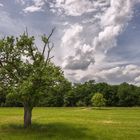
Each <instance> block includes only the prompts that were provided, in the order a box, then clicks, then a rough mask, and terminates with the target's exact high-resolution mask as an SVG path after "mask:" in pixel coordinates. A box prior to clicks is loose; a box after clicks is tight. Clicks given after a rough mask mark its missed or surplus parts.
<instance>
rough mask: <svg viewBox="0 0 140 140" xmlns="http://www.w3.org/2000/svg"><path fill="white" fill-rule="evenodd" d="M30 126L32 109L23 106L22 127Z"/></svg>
mask: <svg viewBox="0 0 140 140" xmlns="http://www.w3.org/2000/svg"><path fill="white" fill-rule="evenodd" d="M31 124H32V108H31V107H29V106H28V105H24V127H25V128H27V127H30V126H31Z"/></svg>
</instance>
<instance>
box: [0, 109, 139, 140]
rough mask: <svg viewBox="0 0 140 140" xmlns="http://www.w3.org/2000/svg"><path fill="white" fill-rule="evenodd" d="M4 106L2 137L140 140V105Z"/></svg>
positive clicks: (9, 139)
mask: <svg viewBox="0 0 140 140" xmlns="http://www.w3.org/2000/svg"><path fill="white" fill-rule="evenodd" d="M32 123H33V125H32V127H31V128H28V129H24V128H23V108H0V140H140V108H103V109H95V108H34V109H33V117H32Z"/></svg>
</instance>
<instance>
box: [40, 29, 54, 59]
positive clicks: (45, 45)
mask: <svg viewBox="0 0 140 140" xmlns="http://www.w3.org/2000/svg"><path fill="white" fill-rule="evenodd" d="M54 31H55V28H53V29H52V31H51V33H50V35H49V36H48V38H47V42H45V44H44V47H43V51H42V56H44V53H45V50H46V47H47V44H49V40H50V38H51V36H52V34H53V33H54Z"/></svg>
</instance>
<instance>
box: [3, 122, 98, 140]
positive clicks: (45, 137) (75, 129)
mask: <svg viewBox="0 0 140 140" xmlns="http://www.w3.org/2000/svg"><path fill="white" fill-rule="evenodd" d="M2 128H3V131H6V133H7V132H8V134H11V135H12V134H15V135H16V134H17V136H16V138H18V136H20V139H22V137H23V138H24V139H26V140H28V139H30V140H32V139H39V140H56V139H57V140H79V139H80V140H96V137H95V136H93V135H89V131H90V130H88V129H87V128H84V127H82V126H74V125H72V124H69V123H59V122H55V123H48V124H33V125H32V126H31V127H30V128H27V129H24V127H23V126H22V125H15V124H9V125H7V126H2Z"/></svg>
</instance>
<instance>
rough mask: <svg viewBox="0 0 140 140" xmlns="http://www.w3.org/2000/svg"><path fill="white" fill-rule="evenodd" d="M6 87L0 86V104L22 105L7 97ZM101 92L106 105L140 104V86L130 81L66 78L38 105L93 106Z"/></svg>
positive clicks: (125, 105) (47, 93)
mask: <svg viewBox="0 0 140 140" xmlns="http://www.w3.org/2000/svg"><path fill="white" fill-rule="evenodd" d="M5 92H7V91H6V89H4V88H0V106H12V107H14V106H16V107H19V106H22V104H21V103H20V102H18V100H13V99H12V100H11V99H10V98H8V99H6V93H5ZM96 93H101V94H102V95H103V97H104V99H105V106H122V107H127V106H128V107H131V106H140V87H138V86H135V85H131V84H128V83H122V84H120V85H109V84H107V83H95V81H94V80H91V81H88V82H85V83H76V84H72V83H70V82H69V81H67V80H64V81H63V82H62V83H61V84H60V85H58V86H57V87H54V88H52V89H51V90H50V91H49V92H48V91H47V92H46V94H45V95H44V96H43V98H42V99H41V100H40V101H39V103H38V104H37V105H36V106H42V107H63V106H67V107H76V106H92V105H93V104H92V97H93V96H94V95H95V94H96Z"/></svg>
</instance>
